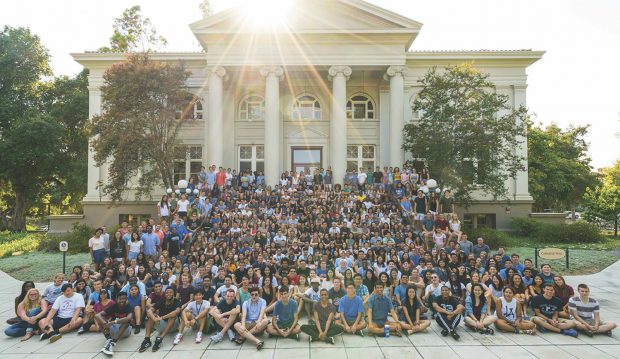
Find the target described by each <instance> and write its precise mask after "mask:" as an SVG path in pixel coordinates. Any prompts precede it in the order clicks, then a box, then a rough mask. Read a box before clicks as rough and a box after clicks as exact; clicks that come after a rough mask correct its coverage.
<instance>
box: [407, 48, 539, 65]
mask: <svg viewBox="0 0 620 359" xmlns="http://www.w3.org/2000/svg"><path fill="white" fill-rule="evenodd" d="M545 52H546V51H534V50H463V51H459V50H445V51H444V50H440V51H437V50H428V51H424V50H416V51H408V52H407V54H406V59H407V61H417V60H420V61H425V60H435V61H437V60H446V61H450V60H523V61H525V62H526V63H527V65H528V66H529V65H531V64H533V63H535V62H537V61H538V60H540V59H541V58H542V57H543V55H544V54H545Z"/></svg>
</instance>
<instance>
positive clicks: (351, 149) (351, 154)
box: [347, 146, 358, 158]
mask: <svg viewBox="0 0 620 359" xmlns="http://www.w3.org/2000/svg"><path fill="white" fill-rule="evenodd" d="M357 149H358V146H347V158H357Z"/></svg>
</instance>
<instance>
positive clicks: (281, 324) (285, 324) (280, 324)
mask: <svg viewBox="0 0 620 359" xmlns="http://www.w3.org/2000/svg"><path fill="white" fill-rule="evenodd" d="M292 326H293V321H288V322H278V328H280V329H283V330H286V329H290V328H291V327H292Z"/></svg>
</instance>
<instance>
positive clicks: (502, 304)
mask: <svg viewBox="0 0 620 359" xmlns="http://www.w3.org/2000/svg"><path fill="white" fill-rule="evenodd" d="M514 292H515V290H514V289H513V288H512V287H505V288H504V295H503V296H501V297H499V298H498V299H496V300H495V303H496V304H495V315H496V316H497V320H496V321H495V326H496V327H497V329H499V330H501V331H502V332H507V333H512V332H514V333H517V334H531V335H533V334H536V325H535V324H534V322H531V321H529V320H524V319H523V314H524V313H523V312H522V309H521V308H522V306H521V305H519V302H518V301H517V299H516V298H515V293H514Z"/></svg>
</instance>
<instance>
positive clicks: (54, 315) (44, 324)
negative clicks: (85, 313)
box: [39, 283, 85, 343]
mask: <svg viewBox="0 0 620 359" xmlns="http://www.w3.org/2000/svg"><path fill="white" fill-rule="evenodd" d="M61 291H62V295H61V296H60V297H58V298H56V300H55V301H54V304H53V305H52V309H51V310H50V311H49V313H48V314H47V317H45V318H44V319H41V321H40V322H39V327H40V328H41V340H44V339H48V338H49V340H50V343H53V342H55V341H57V340H58V339H60V338H62V334H65V333H69V332H70V331H72V330H74V329H77V328H79V327H80V326H81V325H82V318H81V317H80V313H81V312H82V309H84V307H85V305H84V297H82V296H81V295H80V294H75V293H74V292H73V287H72V286H71V284H69V283H65V284H63V285H62V287H61Z"/></svg>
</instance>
